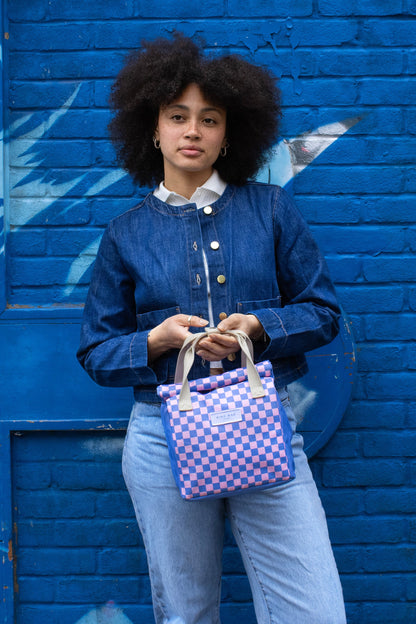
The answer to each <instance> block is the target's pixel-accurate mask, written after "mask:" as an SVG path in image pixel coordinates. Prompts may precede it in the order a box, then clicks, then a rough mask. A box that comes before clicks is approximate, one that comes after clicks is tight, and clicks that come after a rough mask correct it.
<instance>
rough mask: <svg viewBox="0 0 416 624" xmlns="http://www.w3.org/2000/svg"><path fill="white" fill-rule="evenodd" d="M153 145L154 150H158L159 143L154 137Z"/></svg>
mask: <svg viewBox="0 0 416 624" xmlns="http://www.w3.org/2000/svg"><path fill="white" fill-rule="evenodd" d="M153 145H154V146H155V148H156V149H160V141H159V139H157V138H156V137H153Z"/></svg>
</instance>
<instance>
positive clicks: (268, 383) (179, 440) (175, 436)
mask: <svg viewBox="0 0 416 624" xmlns="http://www.w3.org/2000/svg"><path fill="white" fill-rule="evenodd" d="M256 368H257V370H258V372H259V375H260V378H261V382H262V385H263V387H264V388H265V390H266V396H264V397H261V398H257V399H256V398H252V396H251V392H250V386H249V383H248V380H247V371H246V370H245V369H243V368H239V369H236V370H233V371H229V372H226V373H223V374H222V375H217V376H213V377H205V378H202V379H197V380H194V381H190V382H189V386H190V390H191V398H192V407H193V409H192V410H191V411H186V412H185V411H182V412H181V411H179V406H178V401H179V393H180V390H181V384H170V385H161V386H159V387H158V394H159V396H160V397H161V398H162V400H163V402H162V419H163V424H164V427H165V431H166V436H167V440H168V446H169V453H170V460H171V465H172V471H173V474H174V477H175V480H176V483H177V485H178V487H179V490H180V493H181V495H182V497H183V498H185V499H198V498H206V497H208V496H209V497H219V496H229V495H230V494H233V493H237V492H238V491H240V490H244V489H247V488H251V487H270V486H272V485H276V484H279V483H285V482H287V481H290V480H291V479H293V478H294V477H295V471H294V462H293V456H292V448H291V437H292V430H291V427H290V424H289V422H288V419H287V417H286V414H285V412H284V409H283V406H282V404H281V402H280V399H279V395H278V394H277V391H276V388H275V385H274V379H273V370H272V366H271V364H270V362H268V361H266V362H261V363H260V364H257V365H256ZM230 412H232V413H233V414H239V415H240V417H241V420H239V421H238V422H226V423H224V424H218V425H215V424H213V423H212V422H211V419H212V415H213V414H214V422H215V413H217V414H216V416H217V417H218V415H219V414H221V415H222V414H223V413H225V418H226V416H227V414H228V413H230Z"/></svg>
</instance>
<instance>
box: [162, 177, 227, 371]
mask: <svg viewBox="0 0 416 624" xmlns="http://www.w3.org/2000/svg"><path fill="white" fill-rule="evenodd" d="M226 188H227V184H226V183H225V182H224V180H221V178H220V176H219V174H218V171H216V170H215V169H214V170H213V172H212V174H211V176H210V177H209V178H208V180H207V181H206V182H204V184H203V185H202V186H198V188H197V189H196V190H195V191H194V193H193V195H192V197H191V198H190V199H188V198H187V197H183V196H182V195H179V194H178V193H175V192H174V191H169V189H167V188H166V186H165V185H164V184H163V182H161V183H160V184H159V186H158V187H157V188H156V189H155V190H154V191H153V195H154V196H155V197H157V198H158V199H160V200H161V201H163V202H166V203H167V204H170V205H171V206H184V205H186V204H196V207H197V208H198V210H199V209H200V208H204V207H205V206H209V204H213V203H214V202H215V201H217V199H219V198H220V197H221V195H222V194H223V193H224V191H225V189H226ZM202 257H203V261H204V269H205V278H206V281H207V296H208V320H209V326H210V327H215V325H214V314H213V311H212V301H211V289H210V285H209V268H208V262H207V257H206V255H205V251H204V250H202ZM210 367H211V368H220V367H222V363H221V362H211V365H210Z"/></svg>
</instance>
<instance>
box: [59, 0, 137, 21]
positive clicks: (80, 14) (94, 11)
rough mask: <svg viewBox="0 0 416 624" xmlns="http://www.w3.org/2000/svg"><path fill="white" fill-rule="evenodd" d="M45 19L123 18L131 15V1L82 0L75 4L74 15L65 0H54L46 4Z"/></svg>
mask: <svg viewBox="0 0 416 624" xmlns="http://www.w3.org/2000/svg"><path fill="white" fill-rule="evenodd" d="M47 7H48V12H47V19H49V20H51V21H54V20H65V19H74V17H76V19H78V20H81V19H87V20H92V19H98V20H102V19H112V18H115V19H124V18H126V17H130V16H131V3H130V2H129V0H120V1H119V2H117V3H110V2H108V0H84V1H83V2H82V4H80V6H78V5H77V9H76V13H75V15H74V8H73V6H71V5H68V3H67V2H65V0H54V2H52V3H48V4H47Z"/></svg>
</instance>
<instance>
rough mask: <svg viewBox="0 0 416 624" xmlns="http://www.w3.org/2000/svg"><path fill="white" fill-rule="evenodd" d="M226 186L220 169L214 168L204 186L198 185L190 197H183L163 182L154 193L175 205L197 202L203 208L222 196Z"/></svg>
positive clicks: (162, 199) (198, 206)
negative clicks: (220, 174)
mask: <svg viewBox="0 0 416 624" xmlns="http://www.w3.org/2000/svg"><path fill="white" fill-rule="evenodd" d="M226 188H227V184H226V183H225V182H224V180H222V179H221V178H220V176H219V174H218V171H216V170H215V169H214V171H213V172H212V174H211V176H210V177H209V178H208V180H207V181H206V182H204V184H202V186H198V188H197V189H196V190H195V192H194V193H193V195H192V197H191V198H190V199H187V198H186V197H182V195H179V194H178V193H175V192H174V191H170V190H169V189H167V188H166V186H165V185H164V184H163V182H161V183H160V184H159V186H158V187H157V188H156V189H155V190H154V191H153V195H155V197H157V198H158V199H160V200H161V201H163V202H166V203H167V204H171V205H174V206H183V205H185V204H196V205H197V208H203V207H204V206H207V205H208V204H211V203H214V202H215V201H216V200H217V199H218V198H219V197H221V195H222V194H223V193H224V191H225V189H226Z"/></svg>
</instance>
